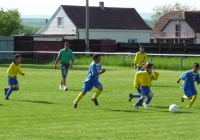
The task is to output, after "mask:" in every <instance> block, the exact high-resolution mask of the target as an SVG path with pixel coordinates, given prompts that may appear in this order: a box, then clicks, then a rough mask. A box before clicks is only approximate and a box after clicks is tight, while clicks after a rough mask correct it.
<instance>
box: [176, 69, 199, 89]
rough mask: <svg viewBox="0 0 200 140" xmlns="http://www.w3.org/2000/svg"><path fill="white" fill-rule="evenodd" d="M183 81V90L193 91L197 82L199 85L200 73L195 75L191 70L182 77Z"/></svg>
mask: <svg viewBox="0 0 200 140" xmlns="http://www.w3.org/2000/svg"><path fill="white" fill-rule="evenodd" d="M180 78H181V80H183V83H182V88H183V89H191V88H192V87H194V82H195V81H196V82H197V83H198V84H199V81H200V77H199V73H194V72H193V70H189V71H186V72H184V73H183V74H182V75H181V76H180Z"/></svg>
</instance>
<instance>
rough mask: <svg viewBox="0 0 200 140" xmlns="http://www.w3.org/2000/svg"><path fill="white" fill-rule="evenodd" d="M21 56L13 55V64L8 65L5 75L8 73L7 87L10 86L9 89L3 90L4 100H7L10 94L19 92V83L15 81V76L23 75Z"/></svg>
mask: <svg viewBox="0 0 200 140" xmlns="http://www.w3.org/2000/svg"><path fill="white" fill-rule="evenodd" d="M20 62H21V56H20V55H19V54H15V56H14V60H13V62H12V63H11V64H10V66H9V68H8V70H7V73H8V85H10V87H9V88H4V91H5V100H9V98H8V97H9V96H10V94H11V93H12V91H17V90H19V83H18V80H17V74H20V75H23V76H24V75H25V74H24V73H23V72H22V71H21V69H20V68H21V66H20Z"/></svg>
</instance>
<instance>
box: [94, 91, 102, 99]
mask: <svg viewBox="0 0 200 140" xmlns="http://www.w3.org/2000/svg"><path fill="white" fill-rule="evenodd" d="M100 94H101V91H100V90H99V89H98V90H97V91H96V93H95V94H94V96H93V98H97V97H98V96H99V95H100Z"/></svg>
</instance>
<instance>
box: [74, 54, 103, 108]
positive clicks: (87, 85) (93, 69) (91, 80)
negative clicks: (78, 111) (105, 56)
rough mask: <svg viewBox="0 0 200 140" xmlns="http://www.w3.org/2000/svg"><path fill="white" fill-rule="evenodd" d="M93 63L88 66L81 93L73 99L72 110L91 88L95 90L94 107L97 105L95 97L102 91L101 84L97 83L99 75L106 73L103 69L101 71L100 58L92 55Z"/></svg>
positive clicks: (97, 55)
mask: <svg viewBox="0 0 200 140" xmlns="http://www.w3.org/2000/svg"><path fill="white" fill-rule="evenodd" d="M93 60H94V61H93V62H92V63H91V64H90V66H89V69H88V73H87V76H86V79H85V81H84V83H83V86H82V92H81V93H80V94H79V95H78V96H77V98H76V99H75V101H74V102H73V108H77V104H78V102H79V101H80V100H81V99H82V97H83V96H84V95H85V94H86V93H87V92H88V91H90V90H91V89H92V88H93V87H96V88H97V91H96V93H95V94H94V96H93V98H92V101H93V102H94V104H95V105H96V106H98V105H99V103H98V101H97V97H98V96H99V95H100V94H101V92H102V91H103V86H102V84H101V83H100V82H99V81H98V79H99V75H101V74H103V73H104V72H106V70H105V69H102V70H101V64H100V61H101V57H100V55H99V54H94V55H93Z"/></svg>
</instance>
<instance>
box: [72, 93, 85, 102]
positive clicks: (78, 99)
mask: <svg viewBox="0 0 200 140" xmlns="http://www.w3.org/2000/svg"><path fill="white" fill-rule="evenodd" d="M83 96H84V95H83V94H82V92H81V93H80V94H79V95H78V96H77V98H76V100H75V101H74V103H76V104H77V103H78V102H79V101H80V100H81V98H82V97H83Z"/></svg>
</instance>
